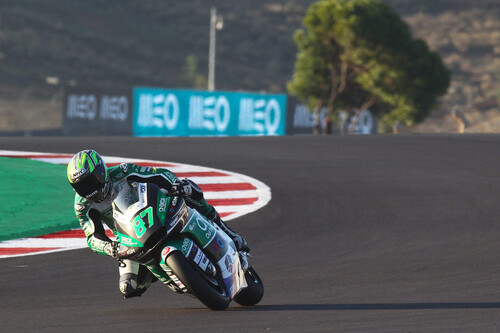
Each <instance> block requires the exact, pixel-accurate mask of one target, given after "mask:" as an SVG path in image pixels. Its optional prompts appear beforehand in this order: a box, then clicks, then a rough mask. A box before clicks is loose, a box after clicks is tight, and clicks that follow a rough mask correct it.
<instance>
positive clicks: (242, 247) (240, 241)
mask: <svg viewBox="0 0 500 333" xmlns="http://www.w3.org/2000/svg"><path fill="white" fill-rule="evenodd" d="M208 218H209V219H210V220H211V221H212V222H213V223H215V224H217V225H218V226H219V227H220V228H221V229H222V230H223V231H224V232H225V233H226V234H227V235H228V236H229V237H231V239H232V240H233V242H234V245H236V250H237V251H238V252H242V251H243V252H250V248H249V247H248V244H247V241H246V240H245V239H244V238H243V237H241V236H240V235H238V234H237V233H235V232H234V231H233V230H231V229H230V228H229V227H228V226H227V224H225V223H224V221H222V219H221V218H220V215H219V213H217V211H216V210H215V208H214V210H213V212H212V213H211V214H210V215H209V216H208Z"/></svg>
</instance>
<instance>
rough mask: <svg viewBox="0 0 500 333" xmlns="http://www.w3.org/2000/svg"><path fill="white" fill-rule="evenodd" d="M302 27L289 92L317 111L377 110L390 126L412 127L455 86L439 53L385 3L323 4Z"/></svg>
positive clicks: (347, 0) (349, 0) (338, 0)
mask: <svg viewBox="0 0 500 333" xmlns="http://www.w3.org/2000/svg"><path fill="white" fill-rule="evenodd" d="M303 26H304V29H300V30H297V31H296V33H295V35H294V39H295V42H296V44H297V47H298V50H299V52H298V53H297V60H296V63H295V73H294V76H293V79H292V81H291V82H289V84H288V90H289V92H290V93H291V94H292V95H295V96H297V97H298V98H299V100H301V101H302V102H304V103H306V104H308V105H309V106H310V107H312V108H314V109H315V110H316V111H317V112H318V111H319V109H320V108H321V107H322V106H326V107H327V109H328V113H327V117H330V116H331V115H332V114H335V113H337V112H338V111H340V110H346V111H347V112H349V113H351V114H352V113H355V110H357V112H358V114H359V112H361V111H363V110H365V109H368V108H371V110H372V111H373V112H375V113H376V114H378V115H379V116H380V117H381V118H380V119H381V122H382V123H383V124H385V125H387V126H391V127H392V125H394V124H395V123H396V122H397V121H399V122H401V123H403V124H405V125H407V126H411V125H413V124H414V123H416V122H419V121H421V120H423V119H425V117H426V116H427V115H429V113H430V112H431V111H432V109H433V108H434V107H435V106H436V105H437V99H438V97H439V96H441V95H443V94H444V93H445V92H446V90H447V88H448V85H449V81H450V72H449V70H448V69H447V68H446V67H445V66H444V65H443V63H442V61H441V58H440V57H439V55H438V54H437V53H435V52H431V51H430V50H429V48H428V47H427V44H426V43H425V42H424V41H423V40H421V39H414V38H413V37H412V34H411V31H410V28H409V27H408V25H407V24H406V23H405V22H404V21H403V20H402V19H401V17H400V16H399V15H398V14H397V13H396V12H395V11H394V10H393V9H392V7H390V6H389V5H387V4H386V3H385V2H382V1H379V0H322V1H318V2H316V3H313V4H312V5H311V7H310V8H309V10H308V11H307V13H306V16H305V18H304V20H303ZM354 119H356V114H355V117H354Z"/></svg>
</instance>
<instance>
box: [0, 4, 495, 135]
mask: <svg viewBox="0 0 500 333" xmlns="http://www.w3.org/2000/svg"><path fill="white" fill-rule="evenodd" d="M386 1H387V2H388V3H390V4H391V5H393V6H394V7H395V8H396V10H397V11H398V12H399V13H400V14H401V15H402V17H403V18H404V19H405V20H406V21H407V22H408V24H409V25H410V26H411V27H412V29H413V31H414V34H415V35H416V36H417V37H421V38H423V39H425V40H426V41H427V42H428V44H429V45H430V47H431V48H432V49H434V50H436V51H437V52H439V53H440V54H441V56H442V58H443V60H444V62H445V64H446V65H447V66H448V67H449V68H451V69H452V73H453V76H452V86H451V88H450V90H449V92H448V94H447V95H446V96H444V97H443V98H442V104H441V106H440V107H439V108H438V109H437V110H436V111H435V112H434V113H433V114H432V116H431V117H430V118H429V119H428V120H426V121H425V122H424V123H423V124H419V125H417V126H415V127H414V128H411V129H406V131H412V132H443V131H444V132H454V131H456V130H457V122H456V121H455V118H454V117H453V116H452V114H451V111H452V109H453V108H454V107H458V108H459V110H460V111H461V112H462V113H463V114H464V115H465V118H466V125H467V126H466V128H465V131H466V132H467V131H469V132H478V131H479V132H484V131H495V132H500V109H499V106H498V96H499V94H500V85H499V80H500V1H499V0H475V1H466V0H412V1H408V0H386ZM312 2H313V1H311V0H273V1H266V0H254V1H251V2H247V1H245V2H243V1H241V2H237V5H235V4H236V2H235V1H227V0H213V1H205V0H188V1H182V2H177V1H176V2H170V1H169V2H167V1H161V0H144V1H135V0H119V1H118V0H88V1H74V0H2V1H0V131H5V130H14V129H17V130H19V129H21V130H26V129H45V128H57V127H60V126H62V96H63V92H64V87H65V86H66V85H68V84H71V85H80V86H96V87H103V88H117V87H118V88H129V87H132V86H137V85H147V86H162V87H171V88H193V87H197V88H202V87H203V82H204V80H205V77H206V73H207V53H208V26H209V12H210V7H211V6H212V5H215V6H217V8H218V12H219V14H221V15H223V17H224V28H223V30H221V31H220V32H219V33H218V35H217V36H218V38H217V71H216V78H217V82H216V85H217V88H218V89H224V90H250V91H269V92H285V91H286V90H285V89H286V83H287V81H289V80H290V78H291V76H292V74H293V67H294V62H295V54H296V52H297V50H296V47H295V44H294V42H293V38H292V35H293V32H294V31H295V30H296V29H298V28H299V27H300V26H301V20H302V18H303V16H304V13H305V11H306V10H307V8H308V7H309V5H310V4H311V3H312ZM187 59H195V60H196V62H197V65H196V67H195V69H194V72H191V73H186V69H185V66H186V63H187ZM187 74H189V75H187Z"/></svg>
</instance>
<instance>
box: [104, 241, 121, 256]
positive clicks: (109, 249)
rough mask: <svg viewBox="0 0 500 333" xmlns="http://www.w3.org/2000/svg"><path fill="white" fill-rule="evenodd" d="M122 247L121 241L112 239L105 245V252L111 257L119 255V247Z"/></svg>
mask: <svg viewBox="0 0 500 333" xmlns="http://www.w3.org/2000/svg"><path fill="white" fill-rule="evenodd" d="M119 248H120V242H116V241H112V242H109V243H108V244H106V245H105V246H104V252H106V254H107V255H108V256H110V257H113V258H116V257H118V249H119Z"/></svg>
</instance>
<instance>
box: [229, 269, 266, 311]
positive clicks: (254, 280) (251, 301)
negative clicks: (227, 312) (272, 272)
mask: <svg viewBox="0 0 500 333" xmlns="http://www.w3.org/2000/svg"><path fill="white" fill-rule="evenodd" d="M245 279H246V281H247V284H248V287H246V288H245V289H243V290H241V291H240V292H239V293H238V294H237V295H236V296H234V301H235V302H236V303H238V304H240V305H244V306H252V305H255V304H257V303H259V302H260V300H261V299H262V297H263V296H264V284H263V283H262V280H261V279H260V277H259V275H258V274H257V272H256V271H255V270H254V269H253V267H251V266H250V267H248V269H247V271H246V272H245Z"/></svg>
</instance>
